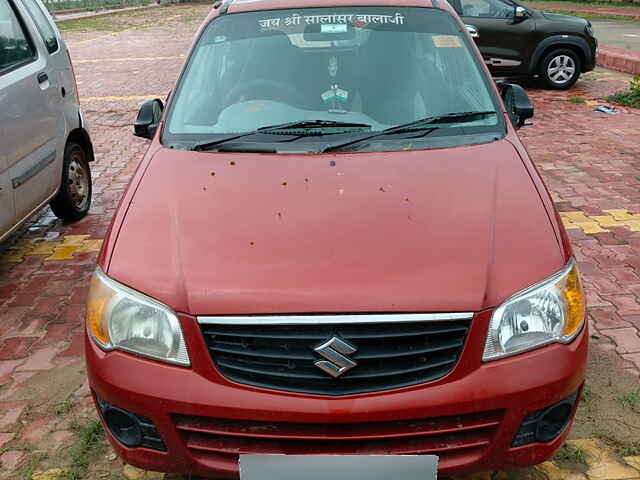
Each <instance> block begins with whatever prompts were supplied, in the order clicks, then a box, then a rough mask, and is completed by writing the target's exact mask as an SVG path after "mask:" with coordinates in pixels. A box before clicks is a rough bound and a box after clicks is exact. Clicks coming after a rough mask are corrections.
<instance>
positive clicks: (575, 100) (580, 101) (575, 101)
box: [569, 97, 587, 103]
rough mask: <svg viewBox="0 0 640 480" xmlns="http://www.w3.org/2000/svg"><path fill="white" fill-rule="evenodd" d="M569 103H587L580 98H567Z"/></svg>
mask: <svg viewBox="0 0 640 480" xmlns="http://www.w3.org/2000/svg"><path fill="white" fill-rule="evenodd" d="M569 101H570V102H571V103H587V100H586V99H584V98H582V97H571V98H569Z"/></svg>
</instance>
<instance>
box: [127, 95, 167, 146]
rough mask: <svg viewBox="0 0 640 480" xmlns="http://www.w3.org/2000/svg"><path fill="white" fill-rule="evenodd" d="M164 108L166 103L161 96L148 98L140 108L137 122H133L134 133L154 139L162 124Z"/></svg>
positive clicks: (137, 135)
mask: <svg viewBox="0 0 640 480" xmlns="http://www.w3.org/2000/svg"><path fill="white" fill-rule="evenodd" d="M163 109H164V105H163V103H162V100H160V99H159V98H154V99H153V100H146V101H145V102H144V103H143V104H142V105H141V106H140V110H138V117H137V118H136V123H134V124H133V134H134V135H135V136H136V137H142V138H148V139H152V138H153V136H154V135H155V134H156V130H157V129H158V125H159V124H160V118H161V117H162V110H163Z"/></svg>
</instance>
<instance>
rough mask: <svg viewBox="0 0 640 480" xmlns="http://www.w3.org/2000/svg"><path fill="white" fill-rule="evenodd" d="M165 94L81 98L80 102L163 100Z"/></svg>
mask: <svg viewBox="0 0 640 480" xmlns="http://www.w3.org/2000/svg"><path fill="white" fill-rule="evenodd" d="M166 96H167V94H166V93H150V94H148V95H128V96H107V97H82V98H80V101H81V102H127V101H130V100H138V101H139V100H146V99H148V98H165V97H166Z"/></svg>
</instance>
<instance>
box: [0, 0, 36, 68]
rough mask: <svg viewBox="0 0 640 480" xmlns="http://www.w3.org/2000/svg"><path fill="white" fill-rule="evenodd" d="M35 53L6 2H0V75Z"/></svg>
mask: <svg viewBox="0 0 640 480" xmlns="http://www.w3.org/2000/svg"><path fill="white" fill-rule="evenodd" d="M35 56H36V54H35V51H34V49H33V47H32V45H31V43H30V42H29V38H28V37H27V35H26V34H25V30H24V28H23V26H22V24H21V22H20V21H19V20H18V17H17V16H16V13H15V12H14V11H13V9H12V8H11V5H9V2H8V1H7V0H0V74H2V73H3V72H6V71H8V70H12V69H14V68H16V67H18V66H20V65H22V64H25V63H28V62H30V61H31V60H33V59H34V58H35Z"/></svg>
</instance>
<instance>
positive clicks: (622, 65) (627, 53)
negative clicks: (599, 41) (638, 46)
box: [596, 45, 640, 75]
mask: <svg viewBox="0 0 640 480" xmlns="http://www.w3.org/2000/svg"><path fill="white" fill-rule="evenodd" d="M596 63H597V64H598V65H600V66H601V67H605V68H610V69H612V70H618V71H620V72H625V73H631V74H633V75H640V51H636V50H629V49H628V48H621V47H612V46H610V45H601V46H600V47H599V48H598V58H597V62H596Z"/></svg>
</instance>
